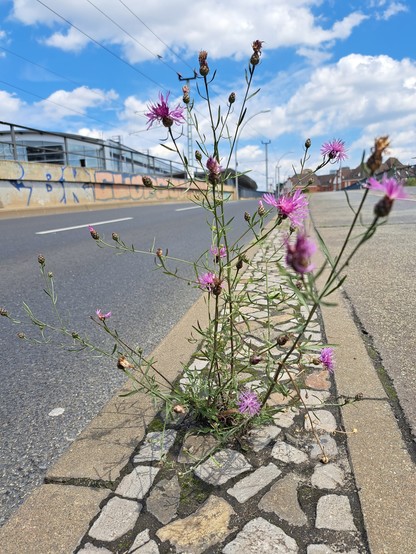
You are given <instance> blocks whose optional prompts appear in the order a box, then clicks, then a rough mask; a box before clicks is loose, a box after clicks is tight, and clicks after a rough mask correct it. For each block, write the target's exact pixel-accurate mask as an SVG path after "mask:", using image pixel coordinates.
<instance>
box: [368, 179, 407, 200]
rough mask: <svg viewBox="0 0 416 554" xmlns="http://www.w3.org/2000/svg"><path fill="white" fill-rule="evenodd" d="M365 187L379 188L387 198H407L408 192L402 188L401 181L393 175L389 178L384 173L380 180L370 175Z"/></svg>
mask: <svg viewBox="0 0 416 554" xmlns="http://www.w3.org/2000/svg"><path fill="white" fill-rule="evenodd" d="M366 187H367V188H369V189H370V190H381V191H382V192H384V195H385V196H387V198H388V199H389V200H397V199H398V198H408V194H407V193H406V192H405V191H404V188H403V181H397V180H396V179H395V178H394V177H390V178H389V177H387V175H386V174H384V175H383V178H382V180H381V182H380V181H377V179H375V178H374V177H370V178H369V179H368V181H367V185H366Z"/></svg>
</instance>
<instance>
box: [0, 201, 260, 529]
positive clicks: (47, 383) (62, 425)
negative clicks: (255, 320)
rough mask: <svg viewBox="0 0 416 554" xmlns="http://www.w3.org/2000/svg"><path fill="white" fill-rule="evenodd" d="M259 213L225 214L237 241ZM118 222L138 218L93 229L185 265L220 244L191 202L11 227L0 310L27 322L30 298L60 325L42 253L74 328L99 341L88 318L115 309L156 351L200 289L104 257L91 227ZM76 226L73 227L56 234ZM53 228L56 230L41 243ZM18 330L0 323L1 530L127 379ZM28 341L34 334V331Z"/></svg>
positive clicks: (27, 220) (187, 272) (231, 208)
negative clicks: (46, 288)
mask: <svg viewBox="0 0 416 554" xmlns="http://www.w3.org/2000/svg"><path fill="white" fill-rule="evenodd" d="M256 207H257V203H256V202H255V201H245V202H242V203H236V202H232V203H229V204H228V205H227V216H228V217H229V218H231V217H233V216H234V217H235V220H234V222H233V223H232V226H233V228H234V230H233V232H232V237H234V238H237V237H238V236H239V234H240V232H242V231H243V230H244V229H246V228H247V224H246V222H245V221H244V219H243V212H244V211H245V210H248V211H252V212H253V211H254V210H255V209H256ZM120 218H123V219H124V218H131V219H124V221H119V222H114V223H111V224H104V225H98V224H96V225H95V228H96V229H97V231H98V232H99V233H100V234H101V235H104V236H105V237H106V238H108V240H109V241H110V242H112V241H111V233H112V232H113V231H114V232H117V233H118V234H119V235H120V236H121V238H122V239H123V240H125V242H126V243H128V244H131V243H134V245H135V246H136V248H141V249H144V250H148V249H149V248H150V247H151V246H152V244H153V241H154V239H156V242H155V245H156V247H161V248H163V249H166V248H169V254H170V255H171V256H175V257H177V258H184V259H188V260H193V259H195V258H196V257H197V256H198V255H199V254H200V253H201V252H202V251H203V250H206V249H207V248H209V246H210V245H211V232H210V229H209V227H208V226H207V223H206V221H207V215H206V213H205V212H204V211H203V210H202V209H200V208H196V207H194V206H193V205H190V204H189V203H188V204H183V205H181V204H174V205H173V204H171V205H158V206H140V207H128V208H122V209H120V208H118V209H114V210H112V209H107V210H105V211H94V212H76V213H75V212H71V213H61V214H59V215H48V216H37V217H23V218H19V219H7V220H6V219H3V220H0V236H1V246H0V259H1V265H0V306H2V307H6V308H7V310H8V311H9V312H10V313H12V314H15V315H16V316H17V317H21V316H22V315H23V309H22V302H23V301H25V302H27V303H28V304H29V305H30V306H31V308H32V309H33V310H34V312H35V313H36V314H37V315H39V317H41V318H42V317H45V319H46V320H47V321H51V314H50V304H49V303H48V302H47V298H46V295H45V294H44V292H43V290H42V289H43V286H42V281H41V278H40V272H39V266H38V262H37V256H38V254H39V253H42V254H43V255H44V256H45V258H46V262H47V268H48V270H49V271H52V272H53V274H54V277H55V281H56V288H57V293H58V298H59V300H58V304H59V305H60V308H61V311H62V313H63V314H64V315H68V319H70V320H71V322H72V327H73V328H75V329H76V330H80V331H81V332H87V333H88V334H89V335H90V336H92V337H94V340H95V341H96V343H98V344H101V343H102V342H103V341H105V339H104V338H103V337H102V335H101V334H100V333H99V331H98V329H94V325H93V324H92V322H91V321H90V316H91V315H94V313H95V310H96V309H97V308H101V309H102V310H104V311H108V310H111V311H112V313H113V315H112V318H111V325H112V326H114V327H116V328H117V329H118V331H119V332H120V335H122V336H123V337H124V338H126V339H127V340H128V341H130V343H131V344H134V345H138V346H141V347H142V348H143V349H144V351H145V352H146V353H149V352H151V351H152V349H153V348H154V347H155V346H156V345H157V344H158V343H159V342H160V340H161V339H162V338H163V337H164V336H165V335H166V334H167V333H168V332H169V330H170V329H171V328H172V327H173V326H174V324H175V323H176V322H177V321H178V320H179V319H180V317H181V316H182V315H183V314H184V313H185V312H186V311H187V310H188V308H189V307H190V306H191V305H192V304H193V302H194V301H195V300H196V299H197V298H198V297H199V296H200V295H201V291H199V290H198V289H196V288H195V287H193V286H190V285H189V284H188V283H187V282H186V281H181V280H176V279H173V278H168V277H167V276H165V275H164V274H163V273H162V272H161V271H156V270H155V263H154V257H152V256H141V255H132V254H125V255H116V254H115V253H114V252H113V251H109V250H108V249H100V248H98V247H97V245H96V244H95V243H94V241H93V239H92V238H91V237H90V235H89V232H88V229H87V228H86V227H85V226H86V225H87V224H89V223H98V222H102V221H109V220H116V219H120ZM77 226H83V227H81V228H77ZM68 227H75V228H72V229H67V230H61V231H57V230H58V229H66V228H68ZM45 231H53V232H48V233H45V234H38V233H40V232H45ZM178 268H179V269H180V273H181V275H183V276H184V277H185V278H186V279H195V276H194V273H193V270H192V267H191V266H181V265H179V264H178ZM19 330H20V329H18V328H16V327H14V326H12V325H10V324H9V321H8V320H6V318H1V320H0V351H1V365H0V431H1V449H0V506H1V508H0V525H1V523H4V521H6V520H7V519H8V517H10V515H11V513H12V511H13V510H14V509H15V508H16V507H17V506H18V505H19V504H20V503H22V501H23V499H24V498H25V497H26V496H27V495H28V494H29V493H30V491H31V490H32V489H33V488H34V487H35V486H37V485H38V484H40V483H41V482H42V480H43V477H44V475H45V472H46V469H47V468H48V467H49V466H50V465H51V464H52V463H53V462H54V461H55V460H56V459H57V458H58V457H59V455H60V454H61V453H62V452H63V451H64V450H65V449H66V448H67V447H68V446H69V444H70V443H71V442H72V441H73V440H74V439H75V437H76V436H77V435H78V434H79V433H80V432H81V431H82V430H83V429H84V428H85V426H86V425H87V424H88V423H89V421H91V419H92V418H93V417H94V416H95V415H96V414H97V413H98V412H99V410H100V409H101V407H102V406H103V405H104V404H105V402H106V401H107V400H108V399H109V398H111V397H112V395H113V394H114V393H115V391H116V390H117V389H118V388H119V387H120V386H121V385H122V383H123V382H124V376H123V374H122V373H121V372H120V371H119V370H117V369H116V368H115V367H114V366H113V365H112V364H110V363H109V361H108V360H107V359H97V358H91V356H88V355H86V354H85V353H81V354H75V353H68V352H66V351H62V350H60V349H59V348H57V347H54V345H50V346H48V347H45V346H31V345H29V344H27V343H26V342H25V341H22V340H20V339H18V338H17V336H16V334H17V332H18V331H19ZM27 333H28V335H29V334H30V335H33V331H32V330H30V329H29V330H27ZM56 408H61V409H63V413H62V415H59V416H52V415H49V414H50V413H51V411H52V410H54V409H56ZM61 411H62V410H61Z"/></svg>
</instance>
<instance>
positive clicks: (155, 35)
mask: <svg viewBox="0 0 416 554" xmlns="http://www.w3.org/2000/svg"><path fill="white" fill-rule="evenodd" d="M118 1H119V2H120V4H122V5H123V6H124V7H125V8H126V10H128V11H129V12H130V13H131V15H132V16H133V17H135V18H136V19H137V20H138V21H140V23H141V24H142V25H144V27H146V29H147V30H148V31H150V32H151V33H152V35H153V36H154V37H156V38H157V40H159V41H160V42H161V43H162V44H163V45H164V46H166V48H167V49H168V50H169V51H170V52H171V53H172V54H173V55H174V56H176V57H177V58H178V60H181V62H182V63H184V64H185V65H186V66H188V68H189V69H190V70H191V71H193V70H194V68H192V67H191V66H190V65H189V63H188V62H187V61H186V60H184V59H183V58H182V57H181V56H179V54H178V53H177V52H175V50H173V48H171V47H170V46H169V45H168V44H166V42H164V41H163V40H162V39H161V38H160V37H159V36H158V35H157V34H156V33H155V32H154V31H153V30H152V29H151V28H150V27H149V25H147V24H146V23H145V22H144V21H143V19H141V18H140V17H139V16H138V15H137V14H136V13H134V12H133V10H132V9H131V8H129V6H127V4H125V3H124V2H123V0H118ZM178 75H179V74H178Z"/></svg>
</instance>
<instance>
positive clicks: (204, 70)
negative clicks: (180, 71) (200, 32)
mask: <svg viewBox="0 0 416 554" xmlns="http://www.w3.org/2000/svg"><path fill="white" fill-rule="evenodd" d="M207 57H208V52H206V51H205V50H201V51H200V53H199V56H198V60H199V74H200V75H202V76H203V77H206V76H207V75H208V73H209V67H208V64H207Z"/></svg>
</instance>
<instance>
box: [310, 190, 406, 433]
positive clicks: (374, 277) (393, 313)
mask: <svg viewBox="0 0 416 554" xmlns="http://www.w3.org/2000/svg"><path fill="white" fill-rule="evenodd" d="M407 192H408V193H409V195H410V197H409V199H407V200H400V201H396V202H395V204H394V206H393V209H392V211H391V213H390V215H389V217H388V218H387V219H386V224H385V225H383V226H382V227H380V228H379V229H378V230H377V232H376V235H375V236H374V237H373V238H372V239H371V240H370V241H369V242H367V243H366V244H365V245H364V246H363V247H362V249H361V250H360V251H359V252H358V253H357V255H356V257H355V258H354V259H353V261H352V262H351V264H350V266H349V268H348V277H347V280H346V281H345V283H344V285H343V289H344V290H345V292H346V294H347V295H348V298H349V299H350V301H351V303H352V306H353V308H354V310H355V312H356V314H357V316H358V318H359V321H360V322H361V324H362V326H363V328H364V330H365V332H367V333H368V336H369V338H370V339H371V340H372V343H373V347H374V348H375V350H376V351H377V352H378V354H379V355H380V356H381V364H382V367H383V368H384V370H385V371H386V372H387V374H388V376H389V377H390V379H391V382H392V384H393V387H394V390H395V392H396V393H397V399H398V401H399V403H400V406H401V408H402V410H403V413H404V415H405V419H406V420H407V423H408V425H409V426H410V431H411V433H412V434H413V437H416V403H415V398H416V349H415V345H416V326H415V320H414V318H415V313H416V295H415V292H416V257H415V253H416V251H415V245H416V189H415V188H411V187H409V188H408V189H407ZM362 194H363V191H351V192H350V193H349V198H350V201H351V204H352V205H353V206H354V207H356V206H358V203H359V202H360V200H361V198H362ZM379 197H380V196H379V195H376V194H375V193H370V194H369V196H368V198H367V202H366V209H365V210H364V222H369V221H370V220H371V219H372V213H373V206H374V204H375V203H376V201H377V200H379ZM311 211H312V215H313V217H314V220H315V222H316V224H317V226H318V228H319V229H320V231H321V234H322V235H323V237H324V239H325V241H326V243H327V246H328V247H329V250H330V251H331V252H332V253H333V254H336V253H337V252H338V251H339V247H340V245H341V243H342V241H343V239H344V237H345V234H346V232H347V227H348V226H349V224H350V221H351V220H352V212H351V210H350V209H349V208H348V205H347V202H346V198H345V194H344V193H343V192H335V193H321V194H316V195H314V196H313V197H312V201H311ZM359 232H360V231H359V230H358V231H357V233H356V234H359ZM351 348H354V345H351ZM390 392H391V391H390ZM393 394H394V392H393Z"/></svg>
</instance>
